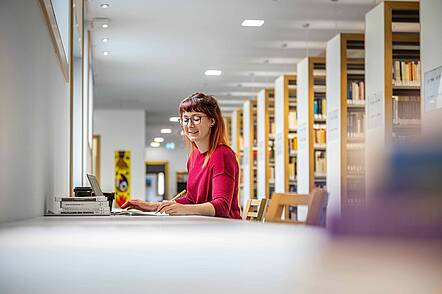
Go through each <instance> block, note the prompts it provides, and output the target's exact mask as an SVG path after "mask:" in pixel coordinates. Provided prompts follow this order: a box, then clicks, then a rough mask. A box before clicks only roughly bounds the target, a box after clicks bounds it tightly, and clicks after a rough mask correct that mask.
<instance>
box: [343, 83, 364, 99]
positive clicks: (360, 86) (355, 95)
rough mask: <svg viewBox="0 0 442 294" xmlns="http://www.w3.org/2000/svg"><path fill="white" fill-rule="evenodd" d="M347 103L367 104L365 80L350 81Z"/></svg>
mask: <svg viewBox="0 0 442 294" xmlns="http://www.w3.org/2000/svg"><path fill="white" fill-rule="evenodd" d="M347 104H359V105H363V104H365V84H364V81H348V87H347Z"/></svg>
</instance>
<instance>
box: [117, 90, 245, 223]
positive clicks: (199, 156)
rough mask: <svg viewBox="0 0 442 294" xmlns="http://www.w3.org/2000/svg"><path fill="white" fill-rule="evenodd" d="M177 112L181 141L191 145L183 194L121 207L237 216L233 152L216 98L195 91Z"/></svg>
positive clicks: (135, 201) (236, 179) (131, 202)
mask: <svg viewBox="0 0 442 294" xmlns="http://www.w3.org/2000/svg"><path fill="white" fill-rule="evenodd" d="M179 111H180V124H181V127H182V129H183V133H184V140H185V141H186V143H187V144H188V145H189V146H190V148H191V153H190V155H189V158H188V160H187V171H188V177H187V194H186V195H185V196H184V197H182V198H179V199H177V200H175V201H163V202H161V203H153V202H145V201H143V200H137V199H135V200H130V201H128V202H126V203H125V204H123V206H122V208H136V209H140V210H144V211H159V212H165V213H168V214H170V215H207V216H217V217H227V218H236V219H240V218H241V216H240V209H239V206H238V179H239V166H238V161H237V158H236V155H235V153H234V152H233V150H232V149H231V148H230V147H229V146H227V144H226V139H225V132H226V130H225V126H224V121H223V118H222V115H221V110H220V108H219V106H218V103H217V101H216V99H215V98H214V97H213V96H209V95H205V94H203V93H195V94H192V95H191V96H189V97H188V98H186V99H184V100H183V101H181V103H180V106H179Z"/></svg>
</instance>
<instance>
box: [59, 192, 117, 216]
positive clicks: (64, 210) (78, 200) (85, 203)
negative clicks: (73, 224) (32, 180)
mask: <svg viewBox="0 0 442 294" xmlns="http://www.w3.org/2000/svg"><path fill="white" fill-rule="evenodd" d="M54 213H55V214H62V215H110V206H109V201H108V199H107V197H106V196H95V197H55V205H54Z"/></svg>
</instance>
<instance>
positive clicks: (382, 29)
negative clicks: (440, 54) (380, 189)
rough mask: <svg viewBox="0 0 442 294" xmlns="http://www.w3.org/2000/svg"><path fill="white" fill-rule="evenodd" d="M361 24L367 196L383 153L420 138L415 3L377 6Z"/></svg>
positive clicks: (379, 176)
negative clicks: (362, 35) (363, 34)
mask: <svg viewBox="0 0 442 294" xmlns="http://www.w3.org/2000/svg"><path fill="white" fill-rule="evenodd" d="M365 23H366V25H365V61H366V73H365V79H366V97H367V104H366V118H367V119H366V121H367V127H366V146H367V148H366V152H365V161H366V192H367V193H369V192H370V191H372V189H374V188H375V187H376V185H377V184H378V183H379V182H381V181H382V179H383V171H384V170H385V166H384V165H383V163H384V162H385V160H384V158H385V155H386V154H388V152H389V150H390V149H391V148H392V147H393V146H397V145H400V144H404V143H407V142H410V140H413V139H414V138H415V137H417V136H418V135H419V133H420V114H421V110H420V79H421V78H420V76H421V69H420V43H419V42H420V36H419V35H420V34H419V27H420V24H419V3H418V2H390V1H386V2H383V3H381V4H379V5H378V6H376V7H375V8H373V9H372V10H371V11H370V12H368V13H367V14H366V17H365ZM369 194H371V193H369Z"/></svg>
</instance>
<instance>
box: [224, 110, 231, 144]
mask: <svg viewBox="0 0 442 294" xmlns="http://www.w3.org/2000/svg"><path fill="white" fill-rule="evenodd" d="M223 119H224V126H225V127H226V140H227V144H229V146H232V117H231V116H226V115H224V116H223Z"/></svg>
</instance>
